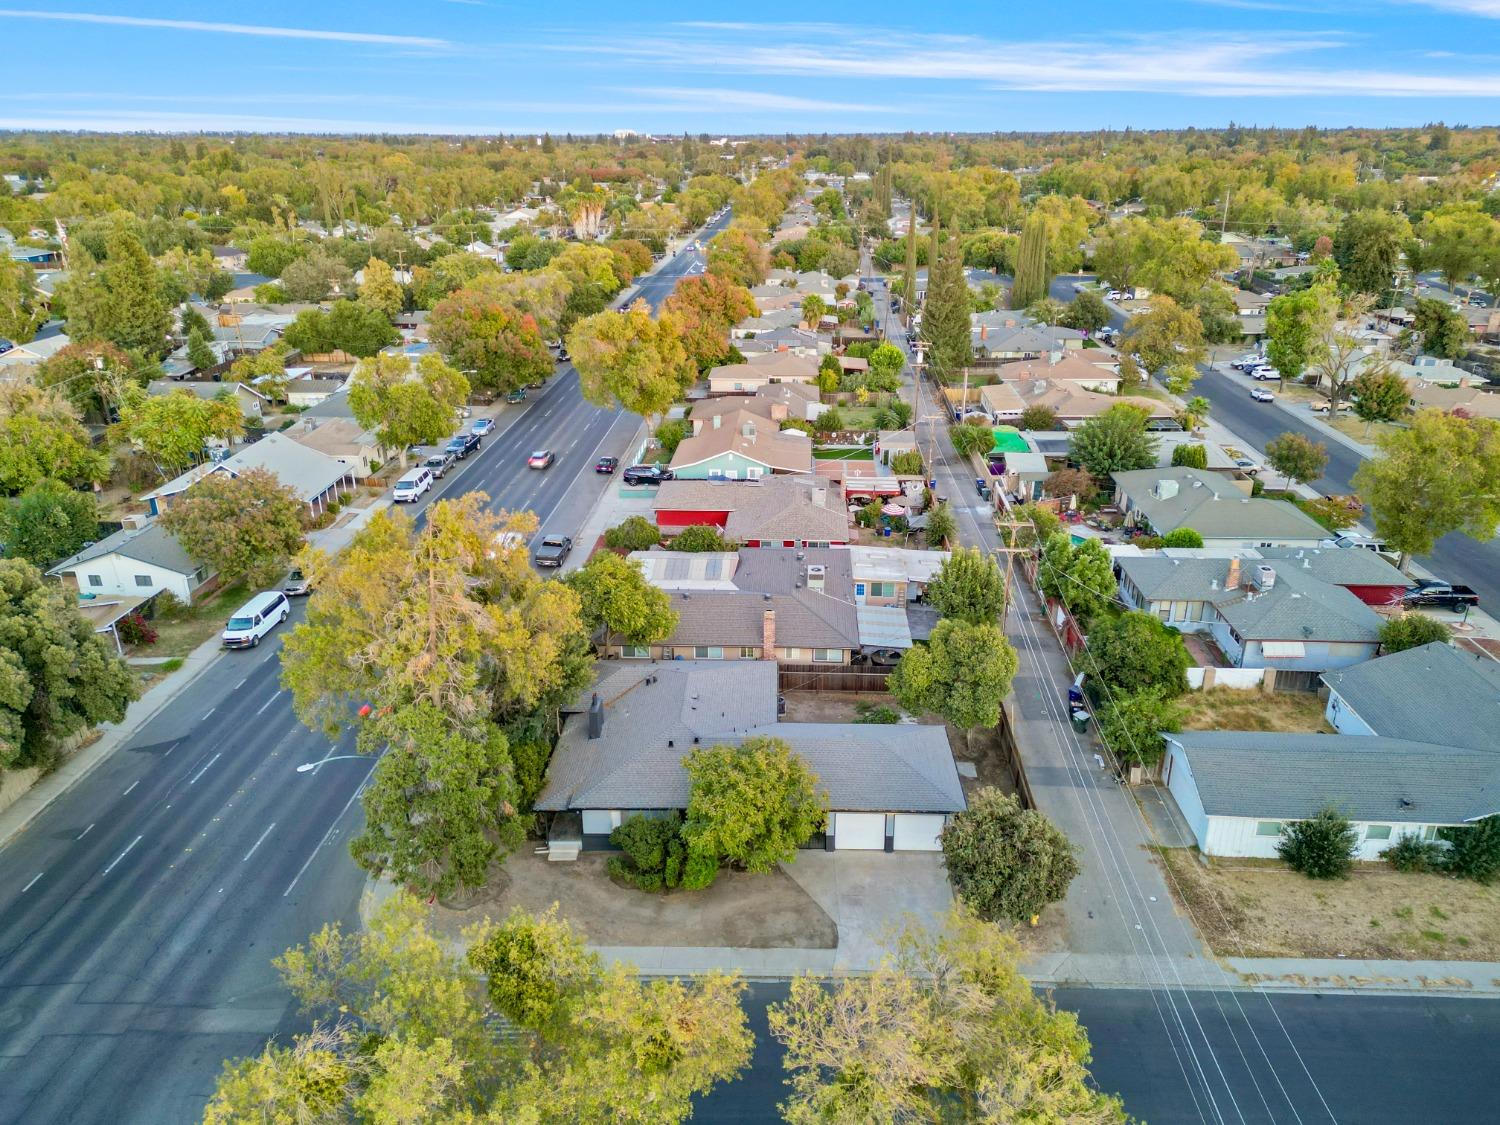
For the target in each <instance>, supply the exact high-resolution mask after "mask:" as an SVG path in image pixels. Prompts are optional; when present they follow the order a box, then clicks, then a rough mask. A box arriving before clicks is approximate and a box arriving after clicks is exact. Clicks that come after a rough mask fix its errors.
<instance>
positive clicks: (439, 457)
mask: <svg viewBox="0 0 1500 1125" xmlns="http://www.w3.org/2000/svg"><path fill="white" fill-rule="evenodd" d="M456 460H457V458H456V457H454V456H453V454H451V453H449V452H448V451H447V450H446V449H439V450H438V451H437V452H436V453H430V454H428V455H427V457H426V458H425V459H424V460H423V461H422V468H424V469H426V470H427V471H428V472H429V473H431V474H432V475H433V476H435V477H437V478H438V479H439V480H441V479H442V478H443V477H444V476H446V475H447V473H448V470H449V469H451V468H453V463H454V462H455V461H456Z"/></svg>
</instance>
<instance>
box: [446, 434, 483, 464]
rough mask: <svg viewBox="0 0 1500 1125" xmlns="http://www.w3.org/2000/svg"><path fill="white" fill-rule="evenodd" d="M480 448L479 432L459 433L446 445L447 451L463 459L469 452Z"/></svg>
mask: <svg viewBox="0 0 1500 1125" xmlns="http://www.w3.org/2000/svg"><path fill="white" fill-rule="evenodd" d="M478 448H479V435H478V434H458V435H457V436H455V437H454V438H452V439H451V440H449V442H448V445H447V447H446V449H447V452H449V453H451V454H453V456H454V457H456V458H458V459H459V460H460V461H462V460H463V459H464V458H465V457H467V456H468V455H469V454H471V453H473V452H474V451H475V450H476V449H478Z"/></svg>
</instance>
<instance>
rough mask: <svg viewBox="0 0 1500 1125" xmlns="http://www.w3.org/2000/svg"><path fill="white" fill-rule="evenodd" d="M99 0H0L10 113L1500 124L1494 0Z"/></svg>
mask: <svg viewBox="0 0 1500 1125" xmlns="http://www.w3.org/2000/svg"><path fill="white" fill-rule="evenodd" d="M0 3H3V0H0ZM81 4H82V0H69V2H65V3H63V4H58V5H53V6H48V7H38V8H0V42H4V43H5V44H6V45H7V49H6V51H5V55H4V57H5V60H6V68H5V69H6V77H5V81H4V82H3V83H0V128H28V127H32V128H53V129H71V128H76V129H111V130H157V131H163V132H170V131H191V130H199V129H208V130H246V131H271V130H275V131H286V130H290V131H298V132H347V131H354V130H382V131H398V132H443V133H454V132H461V133H496V132H505V133H517V132H522V133H525V132H540V131H542V130H550V131H552V132H554V133H563V132H568V131H572V132H589V133H592V132H600V131H612V130H615V129H635V130H638V131H640V132H680V131H682V130H687V131H689V132H692V133H700V132H708V133H716V134H718V133H753V132H780V131H783V130H790V131H798V132H800V131H806V130H817V131H822V130H827V131H830V132H849V131H861V130H872V131H882V132H885V131H899V130H905V129H913V130H918V131H930V130H943V129H953V130H961V131H987V130H1010V129H1092V128H1101V127H1113V128H1123V127H1125V126H1127V125H1129V126H1133V127H1135V128H1173V127H1181V126H1186V125H1203V126H1208V125H1222V124H1224V123H1226V122H1228V121H1231V120H1234V121H1238V122H1240V123H1241V124H1259V125H1273V124H1274V125H1283V126H1302V125H1308V124H1311V125H1317V126H1324V127H1333V126H1340V125H1370V126H1380V125H1412V124H1422V123H1424V122H1428V121H1435V120H1444V121H1447V122H1448V123H1450V124H1460V123H1462V124H1469V125H1486V124H1489V125H1493V124H1496V123H1497V122H1500V0H1360V2H1357V3H1356V2H1354V0H1308V2H1292V0H1285V2H1283V0H1134V2H1133V3H1132V2H1126V0H1114V2H1112V3H1094V2H1087V3H1085V2H1079V0H1052V2H1043V3H1034V2H1033V3H1021V4H1007V5H1000V4H995V3H988V4H984V3H977V2H974V0H969V2H968V3H955V2H951V0H923V2H922V3H912V2H911V0H906V2H904V3H891V2H888V0H869V2H867V3H865V4H863V5H854V4H845V5H822V6H817V7H814V6H811V5H808V4H806V3H796V4H794V3H782V2H777V0H772V2H766V3H760V4H757V5H754V6H753V7H752V6H751V5H748V4H736V5H729V4H714V3H704V4H700V5H697V6H696V7H693V8H687V7H686V6H684V5H682V4H680V3H676V4H674V3H665V2H660V0H641V2H636V3H631V4H628V5H627V4H622V3H618V2H616V3H601V2H600V0H572V2H571V3H568V4H565V5H555V6H554V5H548V4H537V3H527V4H524V5H523V4H518V3H511V2H502V0H418V2H416V3H411V2H406V3H394V2H392V0H362V2H361V3H358V4H353V3H348V2H347V0H324V2H322V3H315V4H309V3H301V4H293V3H287V2H284V0H267V2H264V3H260V4H257V5H253V6H252V5H240V6H234V7H231V8H222V7H221V8H213V7H204V6H203V5H201V4H187V3H183V2H176V0H134V2H132V3H129V4H122V3H103V2H101V0H94V6H93V7H87V8H86V7H82V6H80V5H81ZM219 13H224V15H222V16H221V15H220V14H219ZM976 16H978V17H979V18H978V19H976ZM814 20H816V22H814Z"/></svg>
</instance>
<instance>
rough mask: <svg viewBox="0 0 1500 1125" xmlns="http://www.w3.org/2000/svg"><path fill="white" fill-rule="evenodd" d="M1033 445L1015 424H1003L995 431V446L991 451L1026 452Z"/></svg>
mask: <svg viewBox="0 0 1500 1125" xmlns="http://www.w3.org/2000/svg"><path fill="white" fill-rule="evenodd" d="M1030 448H1031V446H1029V445H1027V444H1026V439H1025V438H1023V437H1022V436H1021V431H1020V430H1018V429H1016V428H1015V427H1014V426H1001V427H1000V428H999V429H997V430H996V431H995V447H994V448H993V449H991V450H990V452H991V453H1025V452H1027V451H1028V450H1029V449H1030Z"/></svg>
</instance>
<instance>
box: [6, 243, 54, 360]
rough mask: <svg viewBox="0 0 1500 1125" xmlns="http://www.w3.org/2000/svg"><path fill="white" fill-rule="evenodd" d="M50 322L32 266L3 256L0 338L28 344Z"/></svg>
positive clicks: (8, 256)
mask: <svg viewBox="0 0 1500 1125" xmlns="http://www.w3.org/2000/svg"><path fill="white" fill-rule="evenodd" d="M46 322H47V307H46V305H45V303H43V301H42V300H41V299H40V297H39V295H38V293H37V290H36V277H35V275H34V274H33V273H32V271H31V267H30V266H28V265H25V264H24V263H22V262H17V261H13V260H12V259H11V257H10V255H8V254H7V255H6V256H5V257H3V258H0V337H3V338H5V339H7V340H9V341H11V343H14V344H25V343H27V342H29V341H30V340H31V338H32V337H33V336H35V335H36V330H37V329H38V328H40V327H41V326H42V325H43V324H45V323H46Z"/></svg>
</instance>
